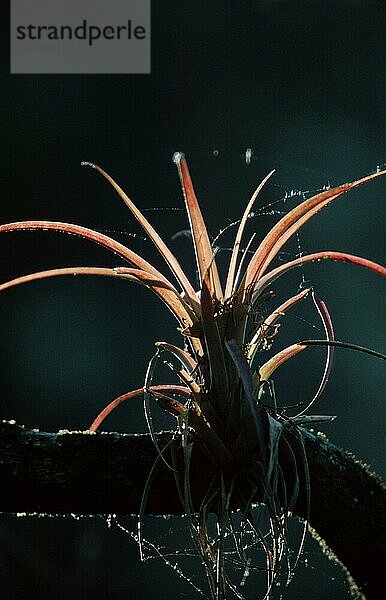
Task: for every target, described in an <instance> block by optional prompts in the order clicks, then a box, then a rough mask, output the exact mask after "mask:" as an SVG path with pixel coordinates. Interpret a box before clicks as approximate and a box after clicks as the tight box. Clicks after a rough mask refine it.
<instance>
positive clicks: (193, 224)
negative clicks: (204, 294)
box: [173, 152, 223, 300]
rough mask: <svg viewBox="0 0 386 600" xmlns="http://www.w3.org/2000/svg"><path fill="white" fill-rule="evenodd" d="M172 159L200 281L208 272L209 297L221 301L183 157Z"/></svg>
mask: <svg viewBox="0 0 386 600" xmlns="http://www.w3.org/2000/svg"><path fill="white" fill-rule="evenodd" d="M173 158H174V162H175V163H176V165H177V169H178V174H179V176H180V180H181V185H182V191H183V194H184V200H185V205H186V210H187V213H188V217H189V223H190V229H191V232H192V236H193V242H194V250H195V253H196V261H197V268H198V272H199V276H200V281H203V280H204V277H205V275H206V273H207V272H208V273H209V290H210V294H211V296H212V295H215V296H216V298H217V300H222V299H223V293H222V289H221V283H220V278H219V276H218V271H217V266H216V262H215V259H214V254H213V250H212V246H211V244H210V241H209V236H208V232H207V229H206V226H205V222H204V219H203V217H202V213H201V210H200V206H199V204H198V201H197V197H196V194H195V192H194V188H193V184H192V180H191V177H190V173H189V169H188V165H187V163H186V160H185V157H184V155H183V154H182V153H181V152H176V153H175V154H174V157H173Z"/></svg>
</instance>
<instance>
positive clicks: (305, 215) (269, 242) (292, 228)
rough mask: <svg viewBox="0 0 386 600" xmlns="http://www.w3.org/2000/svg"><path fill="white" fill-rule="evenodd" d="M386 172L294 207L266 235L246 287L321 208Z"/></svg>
mask: <svg viewBox="0 0 386 600" xmlns="http://www.w3.org/2000/svg"><path fill="white" fill-rule="evenodd" d="M384 174H386V170H385V171H379V172H377V173H372V174H371V175H367V176H366V177H362V178H361V179H358V180H357V181H354V182H352V183H346V184H344V185H341V186H338V187H335V188H332V189H330V190H326V191H324V192H322V193H320V194H317V195H316V196H313V197H312V198H309V199H308V200H305V201H304V202H302V203H301V204H299V205H298V206H296V207H295V208H294V209H292V210H291V211H290V212H289V213H288V214H287V215H285V216H284V217H283V218H282V219H280V221H279V222H278V223H277V224H276V225H275V226H274V227H273V228H272V229H271V231H270V232H269V233H268V234H267V235H266V236H265V238H264V239H263V241H262V242H261V244H260V245H259V247H258V248H257V250H256V252H255V254H254V255H253V257H252V259H251V261H250V263H249V265H248V268H247V271H246V275H245V288H247V287H248V286H250V285H251V284H252V283H253V282H255V281H257V280H258V278H259V277H260V275H261V274H262V272H263V269H264V270H266V268H267V267H268V265H269V263H270V262H271V261H272V259H273V258H274V257H275V256H276V255H277V253H278V252H279V250H280V248H281V247H282V246H283V245H284V244H285V242H286V241H287V240H288V239H289V237H291V235H293V234H294V233H295V232H296V231H297V230H298V229H299V228H300V227H301V226H302V225H303V224H304V223H305V222H306V221H308V219H310V218H311V217H312V216H313V215H314V214H316V213H317V212H318V211H319V210H320V209H321V208H323V207H325V206H327V204H329V203H330V202H332V201H333V200H335V199H336V198H338V197H339V196H341V195H342V194H344V193H345V192H347V191H348V190H351V189H352V188H354V187H357V186H359V185H361V184H363V183H366V182H367V181H370V180H372V179H375V178H377V177H380V176H382V175H384Z"/></svg>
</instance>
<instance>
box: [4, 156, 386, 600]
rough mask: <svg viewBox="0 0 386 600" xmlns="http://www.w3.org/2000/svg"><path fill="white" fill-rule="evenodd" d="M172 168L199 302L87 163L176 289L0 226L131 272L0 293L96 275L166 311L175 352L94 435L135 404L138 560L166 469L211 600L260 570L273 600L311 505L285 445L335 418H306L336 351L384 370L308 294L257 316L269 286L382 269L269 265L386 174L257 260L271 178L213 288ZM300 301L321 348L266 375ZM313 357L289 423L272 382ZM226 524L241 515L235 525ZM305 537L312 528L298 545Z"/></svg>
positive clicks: (166, 347) (317, 202)
mask: <svg viewBox="0 0 386 600" xmlns="http://www.w3.org/2000/svg"><path fill="white" fill-rule="evenodd" d="M174 162H175V163H176V165H177V168H178V173H179V176H180V180H181V185H182V190H183V195H184V200H185V206H186V210H187V213H188V217H189V222H190V231H191V235H192V239H193V244H194V250H195V257H196V266H197V271H198V277H199V282H200V286H199V289H198V290H197V289H195V287H194V286H193V285H192V283H191V282H190V281H189V279H188V277H187V276H186V274H185V273H184V271H183V269H182V268H181V266H180V264H179V262H178V260H177V258H176V257H175V256H174V254H173V253H172V252H171V251H170V249H169V248H168V246H167V245H166V244H165V242H164V241H163V240H162V239H161V237H160V236H159V234H158V233H157V231H156V230H155V229H154V228H153V227H152V225H151V224H150V223H149V222H148V221H147V219H146V218H145V217H144V216H143V214H142V213H141V212H140V210H139V209H138V208H137V207H136V205H135V204H134V203H133V202H132V200H130V198H129V197H128V196H127V195H126V194H125V192H124V191H123V190H122V188H121V187H120V186H119V185H118V184H117V183H116V182H115V181H114V180H113V179H112V178H111V177H110V175H108V174H107V173H106V172H105V171H104V170H103V169H101V168H100V167H99V166H97V165H94V164H91V163H83V164H84V165H88V166H90V167H92V168H93V169H96V170H97V171H98V172H99V173H100V174H101V175H102V176H103V177H104V178H105V179H106V180H107V181H108V182H109V183H110V184H111V185H112V187H113V188H114V189H115V190H116V192H117V193H118V194H119V196H120V197H121V198H122V200H123V201H124V202H125V203H126V205H127V206H128V207H129V209H130V211H131V212H132V214H133V215H134V216H135V218H136V219H137V221H138V222H139V223H140V225H141V226H142V228H143V229H144V231H145V232H146V234H147V236H148V237H149V238H150V239H151V240H152V242H153V243H154V245H155V246H156V248H157V250H158V251H159V253H160V254H161V255H162V257H163V258H164V260H165V262H166V263H167V265H168V267H169V269H170V271H171V274H172V275H173V280H172V281H170V280H169V279H168V278H167V277H165V276H164V275H163V274H162V273H161V272H160V271H159V270H158V269H156V268H155V267H154V266H153V265H152V264H150V263H149V262H147V261H146V260H144V258H142V257H141V256H140V255H138V254H136V253H135V252H133V251H132V250H130V249H129V248H128V247H126V246H125V245H123V244H121V243H119V242H117V241H115V240H114V239H112V238H111V237H109V236H107V235H104V234H102V233H100V232H98V231H95V230H92V229H88V228H85V227H82V226H79V225H74V224H70V223H61V222H51V221H22V222H16V223H10V224H6V225H1V226H0V232H6V231H15V230H28V229H42V230H54V231H58V232H64V233H68V234H72V235H76V236H80V237H83V238H86V239H88V240H90V241H92V242H95V243H97V244H100V245H102V246H104V247H105V248H107V249H108V250H110V251H111V252H112V253H114V254H115V255H118V256H119V257H120V258H121V259H123V261H125V263H126V266H112V267H111V268H105V267H85V266H75V267H66V268H57V269H51V270H48V271H41V272H37V273H33V274H29V275H25V276H23V277H18V278H17V279H13V280H11V281H8V282H6V283H3V284H2V285H0V290H5V289H7V288H10V287H12V286H15V285H19V284H21V283H25V282H29V281H33V280H37V279H43V278H47V277H54V276H59V275H98V276H104V277H113V278H114V277H115V278H120V279H124V280H127V281H130V282H136V283H140V284H141V285H143V286H145V287H148V288H150V289H151V290H152V291H153V292H154V293H155V294H156V295H157V296H158V298H160V300H162V301H163V302H164V304H165V305H166V306H167V307H168V309H169V310H170V311H171V312H172V314H173V315H174V317H175V318H176V319H177V321H178V323H179V329H180V332H181V336H182V343H181V346H182V347H178V346H176V345H174V344H171V343H168V342H164V341H159V342H156V352H155V354H154V356H153V357H152V359H151V360H150V362H149V365H148V369H147V372H146V376H145V380H144V383H143V385H142V387H140V388H138V389H136V390H133V391H131V392H128V393H126V394H123V395H122V396H119V397H118V398H116V399H115V400H113V401H112V402H111V403H110V404H108V405H107V406H106V407H105V408H104V409H103V410H102V411H101V412H100V413H99V414H98V416H97V417H96V418H95V420H94V421H93V423H92V425H91V426H90V431H92V432H94V431H96V430H97V429H98V428H99V427H100V426H101V424H102V423H103V421H104V420H105V419H106V417H107V416H108V415H109V414H110V413H111V412H112V411H113V410H114V409H115V408H116V407H117V406H118V405H120V404H121V403H122V402H124V401H125V400H128V399H130V398H132V397H134V396H137V395H142V396H143V398H144V410H145V416H146V420H147V424H148V427H149V432H150V434H151V436H152V439H153V441H154V444H155V446H156V448H157V452H158V458H157V460H156V462H155V464H154V466H153V469H152V472H151V473H150V474H149V478H148V482H147V484H146V487H145V489H144V492H143V500H142V506H141V509H140V513H141V515H140V519H139V523H140V526H139V535H138V541H139V546H140V551H141V555H142V554H143V533H142V521H143V519H142V517H143V514H144V513H145V509H146V498H147V497H148V494H149V493H150V489H151V482H152V477H153V474H154V472H155V470H156V469H157V465H159V464H160V462H161V461H163V462H164V463H166V464H167V465H168V467H169V468H170V469H172V470H173V472H174V475H175V482H176V486H177V487H178V490H179V495H180V498H181V502H182V504H183V507H184V511H185V513H186V514H187V515H188V522H189V527H190V531H191V534H192V537H193V540H194V542H195V546H196V549H197V552H198V554H199V556H200V558H201V561H202V564H203V566H204V569H205V573H206V577H207V581H208V588H209V593H210V596H211V597H212V598H216V599H220V598H225V597H226V596H227V595H228V594H230V595H231V596H232V597H233V596H235V597H238V598H243V597H244V596H243V593H242V588H241V587H240V585H238V584H237V583H236V578H235V573H238V575H237V577H238V581H239V582H240V581H241V583H243V581H244V580H245V578H246V576H247V574H248V573H250V572H253V571H254V570H255V571H264V572H265V573H266V588H265V590H264V591H263V593H262V596H264V597H266V598H271V597H273V595H274V593H275V589H276V586H277V584H278V583H279V582H280V581H281V580H283V578H284V580H285V581H287V582H288V581H289V580H290V579H291V577H292V575H293V571H294V568H295V566H296V564H297V561H298V559H299V556H300V553H301V550H302V544H303V541H304V535H303V536H302V540H301V542H300V544H299V548H298V550H297V551H296V552H293V551H290V549H289V544H288V536H287V529H288V518H289V516H290V515H291V513H292V511H293V508H294V506H295V504H296V502H297V500H298V497H299V495H300V494H303V495H304V496H305V497H306V498H307V499H308V502H309V494H310V489H309V480H308V471H307V456H306V453H305V451H304V447H303V452H301V453H300V456H299V452H295V450H294V448H293V440H294V438H296V439H297V440H298V442H299V445H300V447H302V430H301V426H302V425H305V424H310V423H311V424H312V423H315V422H322V421H328V420H331V419H333V418H334V417H333V416H324V415H313V414H309V410H310V408H311V407H312V406H313V405H314V404H315V403H316V401H317V400H318V398H319V397H320V396H321V394H322V392H323V390H324V388H325V386H326V383H327V381H328V379H329V374H330V370H331V364H332V358H333V351H334V348H336V347H340V346H343V347H348V348H352V349H355V350H359V351H362V352H367V353H370V354H374V355H375V356H379V357H382V355H380V354H379V353H377V352H375V351H372V350H368V349H366V348H362V347H359V346H354V345H352V344H350V343H348V342H342V341H339V340H336V339H335V336H334V328H333V324H332V320H331V316H330V314H329V311H328V308H327V306H326V304H325V303H324V302H323V301H322V300H321V299H319V298H318V297H317V296H316V294H315V292H314V290H313V289H312V288H304V289H301V290H300V291H299V292H298V293H296V294H295V295H293V296H291V297H290V298H288V299H286V300H285V301H284V302H282V303H281V304H280V306H278V307H277V308H276V309H275V310H274V311H273V312H272V314H270V315H268V316H265V315H266V311H264V310H263V307H264V304H265V302H266V299H267V296H269V292H270V290H271V286H272V285H273V284H274V282H275V281H276V280H277V279H278V278H280V277H281V276H282V275H284V274H286V273H287V272H288V271H290V270H291V269H295V268H297V267H299V266H302V265H304V264H306V263H309V262H319V261H322V260H327V259H328V260H335V261H344V262H349V263H353V264H355V265H359V266H362V267H366V268H368V269H370V270H372V271H374V272H375V273H378V274H380V275H386V269H385V267H383V266H381V265H379V264H377V263H375V262H372V261H370V260H368V259H366V258H362V257H359V256H354V255H352V254H347V253H344V252H335V251H320V252H314V253H311V254H305V255H302V256H299V257H297V258H295V259H294V260H290V261H289V262H285V263H280V264H279V266H274V261H275V259H276V258H277V256H278V254H279V252H280V251H281V249H282V248H283V246H284V245H285V244H286V243H287V241H288V240H289V239H290V238H291V237H292V236H294V235H296V234H297V232H298V231H299V230H300V228H301V227H302V226H303V225H304V224H305V223H307V221H309V219H311V217H313V216H314V215H315V214H316V213H317V212H318V211H320V210H321V209H322V208H324V207H326V206H327V205H328V204H330V203H331V202H332V201H333V200H335V199H336V198H338V197H340V196H342V195H343V194H345V193H346V192H348V191H349V190H351V189H353V188H355V187H357V186H359V185H361V184H362V183H366V182H368V181H370V180H372V179H375V178H377V177H380V176H381V175H384V174H385V173H386V171H379V172H376V173H373V174H371V175H368V176H366V177H363V178H362V179H359V180H357V181H354V182H352V183H347V184H344V185H341V186H339V187H335V188H332V189H326V190H324V191H322V192H321V193H319V194H317V195H316V196H313V197H312V198H309V199H307V200H305V201H303V202H302V203H301V204H299V205H298V206H296V207H295V208H293V209H292V210H290V211H289V212H288V213H287V214H285V215H284V216H283V217H282V218H281V219H280V220H279V221H278V222H277V223H276V224H275V226H274V227H273V228H272V229H271V230H270V231H269V232H268V233H267V234H266V235H265V237H264V238H263V239H262V240H261V241H260V243H259V245H258V246H257V249H255V250H254V251H252V248H253V246H254V238H255V236H252V238H251V239H250V240H249V242H248V243H247V245H246V246H245V247H244V248H243V249H242V241H243V234H244V229H245V225H246V222H247V219H248V216H249V215H250V213H251V211H252V208H253V205H254V202H255V201H256V198H257V197H258V195H259V193H260V192H261V190H262V188H263V186H264V185H265V183H266V182H267V180H268V179H269V178H270V177H271V176H272V175H273V173H274V171H271V172H270V173H269V174H268V175H267V176H266V177H265V178H264V179H263V181H262V182H261V183H260V185H259V186H258V188H257V189H256V191H255V192H254V194H253V195H252V197H251V199H250V201H249V202H248V205H247V207H246V209H245V211H244V213H243V216H242V218H241V220H240V222H239V226H238V229H237V233H236V238H235V241H234V244H233V248H232V251H231V256H230V261H229V268H228V272H227V273H226V274H225V276H222V274H219V272H218V269H217V265H216V255H215V254H216V253H215V251H214V249H213V247H212V244H211V241H210V239H209V235H208V232H207V229H206V226H205V222H204V220H203V217H202V214H201V210H200V207H199V204H198V201H197V198H196V195H195V192H194V188H193V184H192V181H191V177H190V174H189V170H188V166H187V163H186V160H185V158H184V155H183V154H181V153H176V154H175V155H174ZM307 296H309V297H311V298H312V300H313V302H314V304H315V307H316V310H317V312H318V314H319V317H320V319H321V321H322V324H323V328H324V331H325V339H322V340H304V341H301V342H297V343H295V344H292V345H290V346H289V347H286V348H284V349H282V350H280V351H279V352H277V353H276V354H275V355H274V356H272V357H271V358H270V359H269V360H268V361H265V362H264V361H262V360H261V356H262V354H261V352H262V351H263V350H265V349H266V348H267V347H268V346H269V347H271V345H272V341H273V338H274V336H275V333H276V331H277V328H278V325H279V321H280V320H281V319H282V318H283V317H284V315H285V313H286V312H287V311H288V310H290V309H291V308H292V307H293V306H295V305H297V304H298V303H300V302H302V301H303V300H304V299H305V298H306V297H307ZM315 345H322V346H325V347H326V362H325V365H324V371H323V376H322V378H321V382H320V384H319V387H318V389H317V391H316V392H315V394H314V396H313V397H312V398H308V399H306V400H305V401H304V403H303V404H302V405H301V406H300V407H299V410H298V411H297V414H295V415H291V416H290V415H289V414H288V411H286V410H285V409H282V408H280V407H279V406H278V405H277V403H276V398H275V394H274V388H273V384H272V376H273V374H274V372H275V370H276V369H277V368H278V367H279V366H280V365H282V364H283V363H285V362H286V361H287V360H289V359H290V358H291V357H293V356H295V355H296V354H298V353H300V352H302V351H304V350H306V349H307V348H309V347H311V346H315ZM161 355H165V356H167V355H169V356H170V359H169V360H171V361H173V362H167V364H168V365H169V366H170V368H171V370H172V372H173V373H174V377H176V378H177V381H178V384H177V383H165V384H159V383H155V381H154V380H155V372H156V368H157V363H158V361H159V359H160V357H161ZM154 402H155V403H156V404H157V405H158V406H159V407H161V408H162V409H163V410H166V411H168V412H169V413H170V414H172V415H173V416H174V417H176V430H175V435H174V437H173V439H172V440H171V442H170V443H169V444H168V445H167V446H166V447H164V448H162V449H161V448H159V447H158V444H157V434H156V432H155V430H154V426H153V421H152V413H151V405H152V403H154ZM292 412H293V411H292ZM192 468H194V469H195V471H197V470H198V471H199V472H200V476H201V477H202V478H203V479H204V481H205V486H204V489H205V493H204V494H202V493H201V494H200V495H199V496H197V494H196V493H195V489H194V488H193V486H192V485H191V482H192V478H191V470H192ZM301 488H303V489H301ZM256 499H258V500H259V502H260V503H262V504H263V505H264V506H265V509H264V510H265V514H264V516H263V517H262V516H260V517H256V514H255V512H254V509H253V504H254V502H256ZM235 511H238V512H237V515H238V517H237V519H236V520H235V517H234V514H235ZM213 519H214V521H213ZM236 521H237V522H236ZM306 528H307V523H306V524H305V528H304V533H305V531H306ZM261 551H263V556H264V560H263V561H261ZM259 561H260V562H259ZM240 573H241V575H240Z"/></svg>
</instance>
